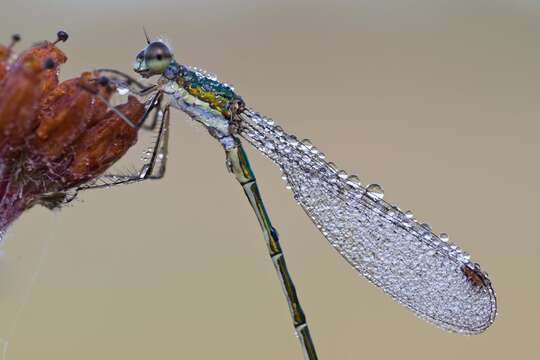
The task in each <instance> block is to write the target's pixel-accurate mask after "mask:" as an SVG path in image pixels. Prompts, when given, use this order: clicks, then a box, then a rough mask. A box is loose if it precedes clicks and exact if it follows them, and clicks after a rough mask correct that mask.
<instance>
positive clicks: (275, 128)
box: [78, 37, 496, 360]
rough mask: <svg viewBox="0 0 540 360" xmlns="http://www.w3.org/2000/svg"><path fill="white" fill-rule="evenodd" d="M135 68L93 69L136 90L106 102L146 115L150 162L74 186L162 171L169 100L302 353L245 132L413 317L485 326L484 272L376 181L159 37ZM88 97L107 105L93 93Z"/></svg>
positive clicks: (492, 305) (294, 301)
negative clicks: (192, 133) (217, 158)
mask: <svg viewBox="0 0 540 360" xmlns="http://www.w3.org/2000/svg"><path fill="white" fill-rule="evenodd" d="M134 71H135V72H137V73H138V74H139V75H141V76H142V77H144V78H151V77H153V76H157V77H158V79H157V81H156V82H155V83H154V84H152V85H145V84H144V83H143V82H141V81H138V80H136V79H134V78H132V77H130V76H129V75H126V74H124V73H122V72H119V71H116V70H111V69H100V70H97V72H98V74H99V76H100V83H101V84H102V85H104V86H109V85H112V86H114V88H116V89H117V90H118V92H120V93H122V94H128V93H129V94H133V95H136V96H140V97H143V98H144V99H145V101H146V111H145V113H144V115H143V116H142V118H140V119H132V118H129V117H128V116H125V115H124V114H122V113H121V112H119V111H117V110H115V108H114V107H112V106H111V105H110V104H109V108H110V110H112V111H116V112H117V115H118V116H119V117H121V118H122V119H123V120H124V121H125V122H126V123H127V124H129V125H130V126H131V127H133V128H136V129H137V128H140V127H141V126H142V125H143V124H144V123H145V121H146V120H147V119H151V121H150V123H148V124H146V126H147V127H149V128H154V129H157V132H158V138H157V141H156V144H155V146H154V147H153V148H152V153H151V157H150V161H149V162H148V163H147V164H146V165H144V166H143V167H142V169H141V171H140V172H139V173H137V174H133V175H115V174H105V175H103V176H102V177H101V178H100V179H99V181H95V182H92V183H89V184H85V185H83V186H80V187H79V188H78V189H79V190H86V189H94V188H103V187H110V186H114V185H118V184H128V183H134V182H139V181H143V180H146V179H150V178H161V177H163V175H164V173H165V165H166V161H167V154H168V149H167V146H168V140H169V132H168V130H169V118H170V109H171V107H172V108H176V109H179V110H181V111H183V112H185V113H186V114H187V115H188V116H189V117H190V118H192V119H193V120H195V121H196V122H197V123H200V124H201V125H202V126H203V127H205V128H206V129H207V130H208V132H209V133H210V135H211V136H212V137H214V138H215V139H216V140H217V141H218V142H219V143H220V144H221V145H222V147H223V149H224V151H225V158H226V165H227V168H228V169H229V171H230V172H231V173H232V174H233V175H234V176H235V177H236V179H237V180H238V182H239V183H240V185H241V186H242V187H243V190H244V192H245V194H246V196H247V198H248V201H249V202H250V204H251V206H252V208H253V210H254V212H255V214H256V216H257V219H258V221H259V224H260V227H261V229H262V233H263V236H264V239H265V240H266V243H267V245H268V250H269V255H270V257H271V259H272V262H273V264H274V266H275V269H276V271H277V274H278V277H279V279H280V282H281V285H282V287H283V291H284V293H285V297H286V299H287V302H288V305H289V309H290V312H291V316H292V321H293V325H294V328H295V330H296V333H297V335H298V338H299V339H300V342H301V346H302V350H303V352H304V356H305V358H306V359H310V360H313V359H316V358H317V355H316V351H315V346H314V343H313V340H312V337H311V335H310V331H309V328H308V325H307V322H306V317H305V315H304V312H303V310H302V307H301V305H300V300H299V298H298V295H297V293H296V290H295V286H294V284H293V281H292V279H291V276H290V274H289V272H288V270H287V265H286V263H285V258H284V255H283V251H282V249H281V246H280V243H279V236H278V232H277V231H276V229H275V228H274V226H273V225H272V222H271V220H270V217H269V215H268V213H267V211H266V209H265V206H264V203H263V201H262V197H261V194H260V192H259V189H258V186H257V182H256V180H255V175H254V172H253V169H252V167H251V166H250V163H249V160H248V158H247V155H246V152H245V151H244V148H243V145H242V141H241V139H243V140H246V141H247V142H248V143H250V144H251V145H253V146H254V147H255V148H256V149H258V150H260V151H261V152H262V153H263V154H264V155H266V156H267V157H268V158H269V159H270V160H272V161H273V162H274V163H275V164H276V165H278V166H279V168H280V169H281V171H282V173H283V178H284V179H285V180H286V182H287V187H288V188H289V189H290V190H292V193H293V195H294V199H295V200H296V201H297V202H298V203H299V204H300V205H301V206H302V207H303V209H304V210H305V212H306V213H307V215H308V216H309V217H310V218H311V219H312V221H313V223H314V224H315V225H316V226H317V228H318V229H319V230H320V231H321V232H322V234H323V235H324V236H325V237H326V239H328V241H329V242H330V243H331V245H332V246H333V247H334V248H335V249H336V250H337V251H338V252H339V253H340V254H341V255H342V256H343V257H344V258H345V259H346V260H347V261H348V262H349V263H350V264H351V265H352V266H353V267H354V268H355V269H356V270H357V271H358V272H359V273H361V274H362V275H364V276H365V277H366V278H367V279H368V280H369V281H370V282H372V283H373V284H375V285H377V286H378V287H380V288H382V289H383V290H384V291H385V292H386V293H387V294H388V295H390V296H391V297H392V298H394V299H395V300H396V301H397V302H399V303H401V304H403V305H404V306H406V307H407V308H409V309H411V310H412V311H414V312H415V313H416V314H417V315H418V316H419V317H421V318H423V319H425V320H427V321H429V322H432V323H434V324H436V325H438V326H440V327H441V328H443V329H446V330H450V331H455V332H460V333H465V334H477V333H480V332H482V331H484V330H485V329H486V328H487V327H489V326H490V325H491V324H492V323H493V321H494V318H495V314H496V297H495V292H494V290H493V288H492V286H491V282H490V280H489V279H488V277H487V274H486V273H485V272H483V271H482V270H481V269H480V266H479V265H478V264H476V263H474V262H472V261H471V260H470V257H469V255H468V254H466V253H465V252H464V251H463V250H461V249H460V248H459V247H457V246H456V245H453V244H451V243H449V242H448V236H447V235H446V234H440V235H435V234H434V233H433V232H432V230H431V228H430V227H429V226H428V225H427V224H420V223H418V222H417V221H416V220H415V219H414V216H413V214H412V212H410V211H402V210H400V209H399V208H398V207H397V206H394V205H391V204H389V203H387V202H385V201H384V200H383V196H384V193H383V189H382V187H381V186H379V185H376V184H371V185H367V186H364V185H362V184H361V182H360V181H359V179H358V178H357V177H356V176H349V175H348V174H347V173H346V172H344V171H342V170H339V169H338V168H336V166H335V165H334V164H333V163H331V162H328V161H327V160H326V159H325V156H324V154H323V153H322V152H321V151H320V150H318V149H317V148H316V147H315V146H313V145H312V143H311V142H310V141H309V140H302V141H300V140H298V139H297V137H295V136H294V135H291V134H288V133H287V132H285V131H284V130H283V129H282V128H281V127H280V126H279V125H277V124H276V123H275V122H274V121H273V120H272V119H270V118H268V117H265V116H263V115H261V114H259V113H257V112H255V111H254V110H252V109H251V108H249V107H248V106H247V105H246V103H245V102H244V100H243V99H242V98H241V97H240V96H239V95H237V94H236V92H235V90H234V89H233V88H232V87H231V86H229V85H227V84H224V83H222V82H220V81H218V80H217V79H216V78H215V77H214V76H213V75H210V74H208V73H206V72H204V71H202V70H198V69H197V68H192V67H189V66H186V65H182V64H180V63H179V62H177V61H176V59H175V57H174V55H173V53H172V51H171V48H170V46H169V45H168V44H167V43H166V42H165V41H163V40H160V39H157V40H154V41H150V39H148V37H147V46H146V47H145V48H144V49H143V50H142V51H140V52H139V53H138V54H137V56H136V60H135V63H134ZM96 96H97V97H99V98H101V100H103V101H104V102H105V103H107V104H108V100H107V99H106V98H104V97H103V96H102V95H100V94H99V93H96Z"/></svg>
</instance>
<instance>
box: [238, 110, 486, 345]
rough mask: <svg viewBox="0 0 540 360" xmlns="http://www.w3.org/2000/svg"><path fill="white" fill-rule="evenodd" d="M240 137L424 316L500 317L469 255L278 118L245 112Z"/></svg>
mask: <svg viewBox="0 0 540 360" xmlns="http://www.w3.org/2000/svg"><path fill="white" fill-rule="evenodd" d="M242 120H243V121H242V127H241V131H240V135H241V136H242V137H243V138H244V139H246V140H247V141H248V142H249V143H251V144H252V145H253V146H255V148H257V149H258V150H260V151H261V152H262V153H263V154H265V155H266V156H267V157H268V158H269V159H271V160H272V161H273V162H274V163H275V164H277V165H278V166H279V167H280V169H281V171H282V172H283V174H284V178H285V180H286V182H287V184H288V187H289V188H290V189H291V190H292V192H293V194H294V198H295V200H296V201H297V202H298V203H299V204H300V205H301V206H302V207H303V209H304V210H305V212H306V213H307V215H308V216H309V217H310V218H311V219H312V221H313V223H314V224H315V225H316V226H317V228H318V229H320V231H321V232H322V234H323V235H324V236H325V237H326V239H328V241H329V242H330V244H331V245H332V246H333V247H334V248H335V249H336V250H337V251H338V252H339V253H340V254H341V255H342V256H343V257H344V258H345V259H346V260H347V261H348V262H349V263H350V264H351V265H352V266H353V267H354V268H355V269H356V270H357V271H358V272H360V273H361V274H362V275H364V276H365V277H366V278H367V279H368V280H369V281H371V282H372V283H373V284H375V285H377V286H379V287H380V288H382V289H383V290H384V291H385V292H386V293H387V294H389V295H390V296H391V297H393V298H394V299H395V300H396V301H397V302H399V303H401V304H403V305H405V306H406V307H408V308H410V309H411V310H413V311H414V312H415V313H416V314H417V315H418V316H419V317H421V318H423V319H426V320H428V321H430V322H432V323H434V324H436V325H439V326H440V327H442V328H444V329H447V330H451V331H457V332H462V333H470V334H474V333H479V332H482V331H483V330H485V329H486V328H487V327H488V326H490V325H491V323H492V322H493V321H494V318H495V314H496V298H495V292H494V290H493V288H492V287H491V283H490V281H489V279H488V277H487V275H486V274H485V273H484V272H482V270H480V267H479V266H478V265H477V264H475V263H473V262H471V260H470V257H469V255H467V254H466V253H465V252H464V251H463V250H461V249H460V248H459V247H457V246H456V245H453V244H450V243H448V238H447V236H445V235H443V236H437V235H435V234H433V233H432V231H431V229H430V228H429V226H427V225H426V224H419V223H417V222H416V221H415V220H414V218H413V217H412V216H411V215H412V214H411V213H410V212H403V211H401V210H400V209H399V208H397V207H396V206H392V205H390V204H388V203H386V202H385V201H383V200H382V195H383V193H382V189H381V188H380V187H378V186H367V187H364V186H362V185H361V184H360V182H359V181H358V179H357V178H356V176H348V175H347V174H346V173H345V172H343V171H339V170H338V169H337V168H336V167H335V166H334V165H333V164H332V163H329V162H327V161H326V160H325V159H324V155H323V154H322V153H321V152H320V151H318V150H317V149H316V148H315V147H314V146H313V145H312V144H311V142H309V141H299V140H298V139H297V138H296V137H295V136H293V135H289V134H287V133H286V132H284V131H283V129H282V128H281V127H280V126H278V125H276V124H275V123H274V121H273V120H271V119H269V118H266V117H264V116H262V115H260V114H257V113H255V112H253V111H251V110H246V111H245V113H244V114H243V115H242Z"/></svg>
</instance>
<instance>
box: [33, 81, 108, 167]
mask: <svg viewBox="0 0 540 360" xmlns="http://www.w3.org/2000/svg"><path fill="white" fill-rule="evenodd" d="M92 78H93V75H92V73H89V72H87V73H84V74H82V76H81V78H75V79H71V80H67V81H64V82H63V83H61V84H60V85H59V86H57V87H56V88H54V89H53V90H52V91H51V92H50V93H49V95H47V97H45V98H44V99H43V100H42V102H41V104H40V110H39V113H38V116H37V119H38V123H39V126H38V128H37V129H36V131H35V136H34V137H33V139H32V141H31V150H32V152H34V153H36V154H40V155H41V156H42V157H44V158H45V159H46V160H47V161H53V160H56V159H57V158H59V157H60V156H62V155H64V154H65V153H66V152H67V151H69V148H70V147H71V145H72V144H73V142H74V141H75V140H76V139H77V138H79V136H81V134H82V133H83V132H84V131H85V130H86V128H87V127H88V125H89V123H90V121H91V120H92V118H93V115H94V112H95V110H97V109H95V108H94V106H93V104H94V103H95V102H96V98H95V96H94V95H93V94H91V93H90V92H88V91H86V90H84V89H83V88H81V86H79V83H80V82H81V81H90V80H91V79H92ZM99 102H100V103H102V102H101V101H99Z"/></svg>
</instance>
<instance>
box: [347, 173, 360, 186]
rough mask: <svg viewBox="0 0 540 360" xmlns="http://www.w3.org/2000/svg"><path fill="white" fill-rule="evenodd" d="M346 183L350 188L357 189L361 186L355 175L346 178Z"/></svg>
mask: <svg viewBox="0 0 540 360" xmlns="http://www.w3.org/2000/svg"><path fill="white" fill-rule="evenodd" d="M347 183H348V184H349V185H351V186H352V187H356V188H359V187H360V186H362V183H361V182H360V179H359V178H358V176H356V175H351V176H349V177H348V178H347Z"/></svg>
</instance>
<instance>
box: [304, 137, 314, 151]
mask: <svg viewBox="0 0 540 360" xmlns="http://www.w3.org/2000/svg"><path fill="white" fill-rule="evenodd" d="M302 144H303V145H304V146H305V147H307V148H308V149H311V148H312V147H313V144H312V143H311V140H309V139H304V140H302Z"/></svg>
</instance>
